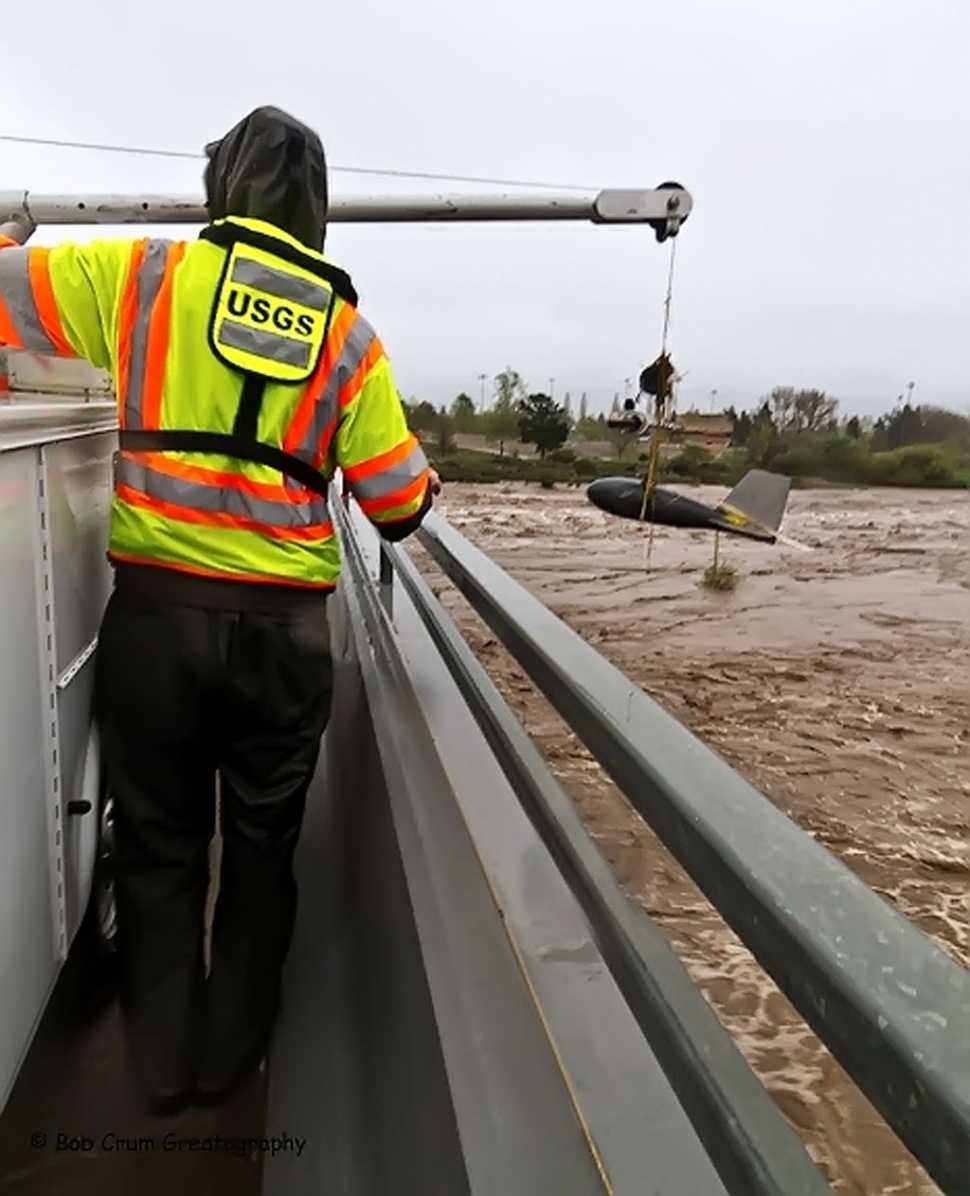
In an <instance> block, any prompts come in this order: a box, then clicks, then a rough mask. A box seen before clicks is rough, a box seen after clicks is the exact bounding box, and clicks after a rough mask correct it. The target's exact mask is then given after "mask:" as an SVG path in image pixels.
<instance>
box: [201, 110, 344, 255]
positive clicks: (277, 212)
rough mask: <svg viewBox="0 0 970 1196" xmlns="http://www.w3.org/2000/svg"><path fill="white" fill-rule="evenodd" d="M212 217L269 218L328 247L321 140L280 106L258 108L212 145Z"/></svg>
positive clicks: (208, 175)
mask: <svg viewBox="0 0 970 1196" xmlns="http://www.w3.org/2000/svg"><path fill="white" fill-rule="evenodd" d="M206 155H207V157H208V159H209V162H208V165H207V166H206V171H205V193H206V208H207V209H208V212H209V218H210V220H219V219H222V218H223V217H225V216H248V217H251V218H252V219H254V220H265V221H266V222H267V223H268V224H273V225H275V226H276V227H277V228H281V229H283V231H284V232H287V233H289V234H290V236H292V237H296V239H297V240H298V241H300V242H301V243H302V244H303V245H306V246H307V247H308V248H310V249H316V250H318V251H319V250H322V249H323V239H324V234H325V228H326V221H327V162H326V158H325V157H324V153H323V145H322V144H321V141H320V138H319V137H318V136H317V135H316V133H314V132H313V130H312V129H308V128H307V126H306V125H304V124H301V123H300V121H298V120H296V119H295V118H294V117H292V116H288V115H287V114H286V113H285V112H281V111H280V109H279V108H257V109H256V110H255V111H254V112H251V113H250V114H249V116H247V117H245V118H244V119H243V120H241V121H240V122H239V124H237V125H236V126H235V127H234V128H232V129H230V130H229V132H228V133H227V134H226V135H225V137H223V138H222V140H221V141H215V142H212V143H211V144H210V145H208V146H206Z"/></svg>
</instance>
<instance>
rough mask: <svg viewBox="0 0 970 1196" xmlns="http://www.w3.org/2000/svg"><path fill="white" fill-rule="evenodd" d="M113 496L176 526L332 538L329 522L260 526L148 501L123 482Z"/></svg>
mask: <svg viewBox="0 0 970 1196" xmlns="http://www.w3.org/2000/svg"><path fill="white" fill-rule="evenodd" d="M115 495H116V496H117V497H118V498H120V499H121V500H122V501H123V502H126V503H128V504H129V505H131V506H133V507H142V508H143V509H144V510H146V511H154V512H155V513H156V514H157V515H164V516H165V517H166V518H167V519H177V520H178V521H179V522H180V523H198V524H202V525H204V526H205V527H229V528H236V529H238V530H240V531H249V532H258V533H259V534H260V535H263V536H272V538H273V539H274V540H304V541H309V542H317V543H319V542H320V541H321V540H328V539H330V537H331V536H332V535H333V524H332V523H329V522H327V523H316V524H313V525H311V526H310V527H278V526H277V525H275V524H269V523H260V522H258V521H257V520H255V519H246V518H245V517H244V516H242V515H230V514H227V513H226V512H225V511H199V510H197V509H196V508H195V507H183V506H180V505H179V504H178V503H173V502H167V501H166V500H165V499H162V498H152V497H150V496H149V495H147V494H144V493H142V491H141V490H134V489H132V488H131V487H130V486H126V485H124V484H123V483H122V484H120V485H118V486H116V487H115Z"/></svg>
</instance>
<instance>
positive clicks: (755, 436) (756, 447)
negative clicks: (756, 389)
mask: <svg viewBox="0 0 970 1196" xmlns="http://www.w3.org/2000/svg"><path fill="white" fill-rule="evenodd" d="M745 448H746V449H747V450H748V457H749V458H750V459H751V463H752V464H753V465H760V466H762V467H767V466H769V465H771V463H772V462H773V461H774V459H775V458H776V457H777V456H778V454H779V452H780V451H781V436H780V435H779V432H778V427H777V425H776V424H775V419H774V416H773V414H772V404H770V403H769V402H768V401H767V400H765V401H764V402H763V403H762V404H761V406H760V407H759V408H758V410H757V411H756V412H755V414H754V416H753V417H752V420H751V430H750V431H749V433H748V436H747V439H746V441H745Z"/></svg>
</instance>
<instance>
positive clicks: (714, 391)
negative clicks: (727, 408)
mask: <svg viewBox="0 0 970 1196" xmlns="http://www.w3.org/2000/svg"><path fill="white" fill-rule="evenodd" d="M716 408H717V387H716V386H715V387H714V388H713V389H712V391H711V414H712V415H713V414H714V411H715V410H716Z"/></svg>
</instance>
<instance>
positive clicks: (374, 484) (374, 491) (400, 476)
mask: <svg viewBox="0 0 970 1196" xmlns="http://www.w3.org/2000/svg"><path fill="white" fill-rule="evenodd" d="M427 468H428V459H427V457H426V456H425V455H424V450H423V449H422V448H421V446H420V445H419V444H416V445H415V446H414V449H413V450H412V452H411V453H410V454H409V456H407V457H405V458H404V460H403V461H399V462H398V463H397V465H392V466H391V467H390V469H384V470H382V471H381V472H380V473H375V474H372V475H371V476H370V477H369V478H362V479H361V480H360V481H359V482H354V481H352V482H351V483H350V488H351V490H352V491H353V492H354V498H356V499H357V500H358V502H360V501H361V500H363V499H368V498H384V497H385V496H386V495H388V494H393V493H394V491H395V490H400V489H401V487H402V486H407V485H408V483H409V482H414V481H417V479H418V478H419V477H420V476H421V475H422V473H424V471H425V470H426V469H427Z"/></svg>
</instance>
